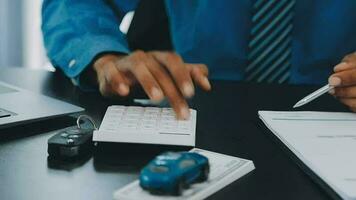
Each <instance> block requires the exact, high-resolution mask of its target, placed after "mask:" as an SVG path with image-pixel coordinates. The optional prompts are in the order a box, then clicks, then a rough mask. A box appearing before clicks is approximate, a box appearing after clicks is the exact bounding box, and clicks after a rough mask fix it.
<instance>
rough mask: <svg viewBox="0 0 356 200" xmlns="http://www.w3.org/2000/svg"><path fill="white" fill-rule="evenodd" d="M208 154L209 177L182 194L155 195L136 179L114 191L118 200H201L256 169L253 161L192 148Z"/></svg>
mask: <svg viewBox="0 0 356 200" xmlns="http://www.w3.org/2000/svg"><path fill="white" fill-rule="evenodd" d="M191 151H192V152H196V153H199V154H202V155H204V156H206V157H207V158H208V159H209V163H210V175H209V179H208V181H206V182H203V183H194V184H192V185H191V186H190V187H189V188H188V189H186V190H184V192H183V194H182V195H181V196H169V195H153V194H150V193H149V192H147V191H145V190H143V189H142V188H141V187H140V186H139V181H138V180H136V181H134V182H132V183H130V184H128V185H127V186H125V187H123V188H121V189H119V190H117V191H116V192H115V193H114V199H117V200H163V199H169V200H183V199H184V200H200V199H204V198H206V197H208V196H210V195H211V194H213V193H215V192H217V191H218V190H220V189H222V188H223V187H225V186H226V185H228V184H230V183H232V182H234V181H235V180H237V179H239V178H240V177H242V176H244V175H245V174H247V173H249V172H250V171H252V170H254V169H255V166H254V164H253V162H252V161H250V160H245V159H241V158H237V157H233V156H228V155H224V154H220V153H215V152H211V151H206V150H202V149H197V148H195V149H192V150H191Z"/></svg>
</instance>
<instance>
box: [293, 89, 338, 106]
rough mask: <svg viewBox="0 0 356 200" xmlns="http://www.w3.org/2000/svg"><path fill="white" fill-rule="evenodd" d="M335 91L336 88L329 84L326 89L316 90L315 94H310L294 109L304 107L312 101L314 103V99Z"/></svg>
mask: <svg viewBox="0 0 356 200" xmlns="http://www.w3.org/2000/svg"><path fill="white" fill-rule="evenodd" d="M332 89H334V86H331V85H329V84H327V85H325V86H324V87H322V88H320V89H318V90H316V91H315V92H313V93H311V94H309V95H308V96H306V97H304V98H303V99H301V100H300V101H298V102H297V103H296V104H295V105H294V106H293V108H297V107H300V106H303V105H305V104H307V103H309V102H311V101H313V100H314V99H316V98H318V97H320V96H321V95H323V94H325V93H327V92H329V91H330V90H332Z"/></svg>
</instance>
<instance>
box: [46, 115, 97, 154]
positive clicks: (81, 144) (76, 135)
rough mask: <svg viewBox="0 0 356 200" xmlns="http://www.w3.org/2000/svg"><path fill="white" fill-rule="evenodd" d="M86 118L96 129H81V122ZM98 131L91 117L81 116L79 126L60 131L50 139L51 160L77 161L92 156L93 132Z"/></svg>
mask: <svg viewBox="0 0 356 200" xmlns="http://www.w3.org/2000/svg"><path fill="white" fill-rule="evenodd" d="M82 117H86V118H88V119H89V121H90V122H91V123H92V124H93V126H94V128H82V127H80V120H81V118H82ZM95 129H96V126H95V124H94V122H93V121H92V120H91V118H90V117H88V116H86V115H81V116H79V117H78V119H77V126H73V127H69V128H65V129H62V130H59V131H58V132H57V133H56V134H55V135H53V136H52V137H51V138H49V139H48V148H47V152H48V155H49V157H50V158H55V159H76V158H79V157H82V156H86V155H88V154H90V153H91V152H92V150H93V146H94V143H93V140H92V138H93V131H94V130H95Z"/></svg>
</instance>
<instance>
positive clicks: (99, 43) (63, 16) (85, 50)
mask: <svg viewBox="0 0 356 200" xmlns="http://www.w3.org/2000/svg"><path fill="white" fill-rule="evenodd" d="M107 2H109V0H106V1H105V0H44V2H43V5H42V32H43V37H44V43H45V47H46V49H47V55H48V57H49V59H50V60H51V62H52V64H53V65H54V66H55V67H58V68H60V69H61V70H63V72H64V73H65V74H66V75H67V76H68V77H69V78H72V80H74V81H75V80H79V75H80V73H81V72H82V71H83V70H84V69H85V68H86V67H87V66H89V64H90V63H91V62H92V61H93V59H94V58H95V57H96V56H97V55H98V54H101V53H104V52H118V53H129V48H128V45H127V41H126V38H125V34H123V33H122V32H121V31H120V29H119V25H120V22H121V20H122V18H123V16H124V15H125V14H126V13H127V12H128V11H130V10H133V9H134V8H135V7H136V5H137V3H138V0H122V1H120V3H119V4H116V8H117V9H116V14H114V12H113V8H112V7H111V6H110V5H109V4H108V3H107ZM111 3H114V4H115V1H114V0H113V1H111Z"/></svg>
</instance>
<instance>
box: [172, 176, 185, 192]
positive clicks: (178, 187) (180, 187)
mask: <svg viewBox="0 0 356 200" xmlns="http://www.w3.org/2000/svg"><path fill="white" fill-rule="evenodd" d="M183 190H184V180H183V179H180V180H179V181H177V184H176V187H175V189H174V191H173V195H175V196H180V195H182V193H183Z"/></svg>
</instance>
